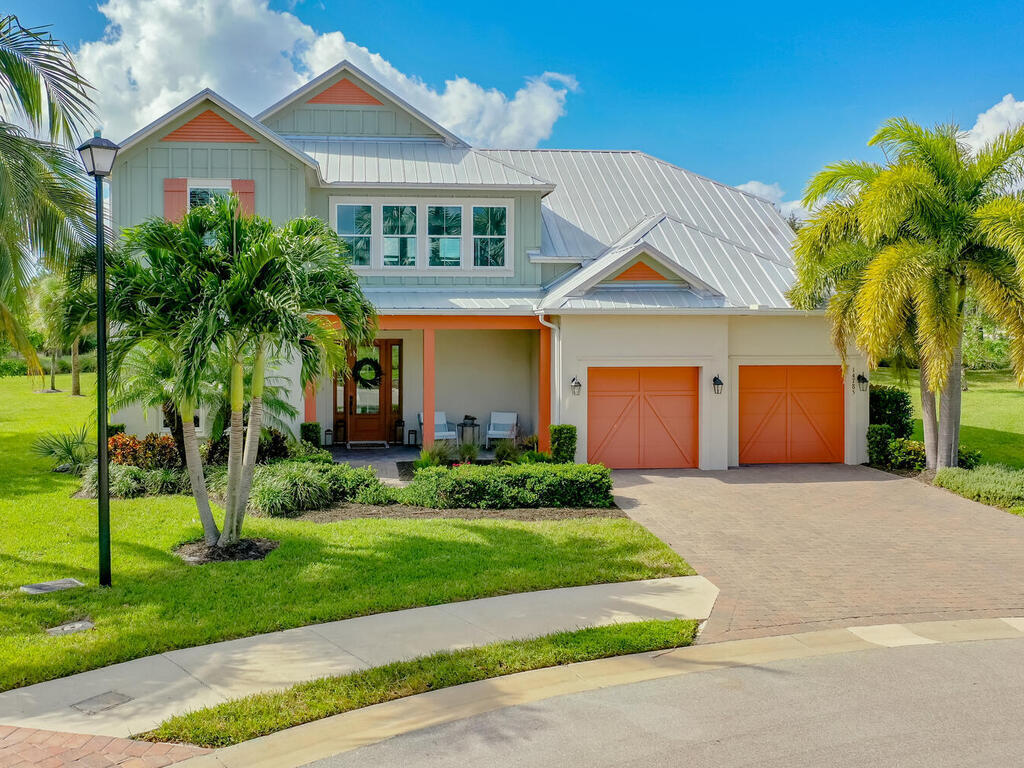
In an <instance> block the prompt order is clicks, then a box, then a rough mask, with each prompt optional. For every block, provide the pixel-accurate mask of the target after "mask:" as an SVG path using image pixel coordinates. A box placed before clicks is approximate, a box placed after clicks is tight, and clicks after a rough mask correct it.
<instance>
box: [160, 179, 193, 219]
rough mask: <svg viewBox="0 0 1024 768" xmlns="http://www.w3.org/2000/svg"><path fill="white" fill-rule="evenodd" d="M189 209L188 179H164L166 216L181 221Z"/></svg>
mask: <svg viewBox="0 0 1024 768" xmlns="http://www.w3.org/2000/svg"><path fill="white" fill-rule="evenodd" d="M187 210H188V179H164V218H165V219H169V220H170V221H180V220H181V217H182V216H184V215H185V211H187Z"/></svg>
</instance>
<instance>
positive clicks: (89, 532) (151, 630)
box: [0, 374, 692, 690]
mask: <svg viewBox="0 0 1024 768" xmlns="http://www.w3.org/2000/svg"><path fill="white" fill-rule="evenodd" d="M69 383H70V376H67V375H63V376H59V377H58V387H59V388H62V389H67V388H68V387H69ZM94 383H95V376H94V375H91V374H90V375H87V376H86V375H83V387H84V388H85V391H86V392H90V393H91V392H92V390H93V387H94ZM36 385H38V382H36ZM32 388H33V384H32V383H31V382H30V381H29V380H27V379H25V378H2V379H0V457H2V461H0V690H6V689H8V688H12V687H17V686H21V685H27V684H29V683H33V682H38V681H41V680H47V679H50V678H54V677H60V676H62V675H67V674H71V673H74V672H80V671H83V670H87V669H94V668H96V667H101V666H105V665H107V664H112V663H115V662H119V661H126V660H128V659H132V658H137V657H140V656H146V655H149V654H153V653H158V652H161V651H166V650H170V649H173V648H182V647H187V646H192V645H199V644H202V643H208V642H213V641H217V640H226V639H230V638H235V637H245V636H248V635H253V634H257V633H261V632H270V631H273V630H278V629H285V628H288V627H295V626H301V625H304V624H311V623H316V622H323V621H332V620H336V619H341V618H346V617H349V616H357V615H362V614H368V613H376V612H380V611H390V610H396V609H400V608H409V607H413V606H419V605H430V604H436V603H444V602H449V601H454V600H467V599H472V598H476V597H484V596H488V595H496V594H502V593H509V592H522V591H527V590H536V589H547V588H551V587H563V586H572V585H580V584H590V583H598V582H609V581H625V580H631V579H643V578H654V577H662V576H676V575H685V574H689V573H692V570H691V569H690V567H689V566H688V565H687V564H686V563H685V562H683V560H681V559H680V558H679V557H678V556H676V555H675V554H674V553H673V552H672V551H671V550H670V549H669V548H668V547H667V546H665V544H664V543H662V542H661V541H660V540H658V539H657V538H655V537H654V536H653V535H652V534H650V533H649V532H648V531H647V530H646V529H644V528H642V527H641V526H639V525H637V524H635V523H633V522H632V521H630V520H626V519H621V518H619V519H615V518H589V519H576V520H565V521H545V522H517V521H507V520H472V521H469V520H452V519H434V520H398V519H384V520H352V521H344V522H337V523H330V524H317V523H311V522H303V521H297V520H284V519H249V520H247V522H246V529H245V532H246V534H247V535H249V536H265V537H268V538H272V539H276V540H279V541H280V542H281V546H280V547H279V548H278V549H277V550H276V551H274V552H273V553H271V554H270V556H269V557H268V558H267V559H266V560H265V561H262V562H241V563H219V564H213V565H206V566H201V567H196V566H189V565H186V564H185V563H183V562H182V561H181V560H179V559H178V558H177V557H176V556H175V555H173V554H172V551H171V550H172V549H173V547H174V546H175V545H177V544H178V543H180V542H183V541H186V540H189V539H194V538H197V537H198V536H199V535H200V532H201V530H200V527H199V522H198V518H197V515H196V511H195V505H194V503H193V502H192V500H191V497H184V496H163V497H156V498H141V499H131V500H123V501H122V500H114V501H113V502H112V503H111V518H112V537H113V581H114V586H113V587H112V588H110V589H100V588H99V587H98V586H97V583H96V512H95V509H96V506H95V505H96V503H95V501H90V500H87V499H72V498H70V496H71V494H72V493H73V492H74V491H75V490H76V489H77V487H78V481H77V478H73V477H68V476H66V475H59V474H54V473H51V472H49V471H48V469H49V462H48V461H47V460H45V459H41V458H37V457H35V456H33V455H32V454H31V453H30V450H29V446H30V445H31V443H32V441H33V440H34V439H35V437H36V436H38V435H40V434H43V433H44V432H47V431H51V430H55V429H62V428H66V427H77V426H79V425H81V424H82V423H83V422H85V421H87V420H91V418H92V416H91V413H92V408H93V401H92V399H91V398H71V397H70V396H68V395H67V394H36V393H34V392H32ZM67 576H73V577H75V578H77V579H79V580H81V581H83V582H85V584H86V586H85V587H84V588H79V589H75V590H69V591H66V592H58V593H54V594H51V595H38V596H29V595H25V594H24V593H22V592H20V591H19V590H18V586H19V585H21V584H26V583H30V582H37V581H44V580H47V579H55V578H61V577H67ZM86 616H88V617H90V618H91V619H92V620H93V621H94V622H95V623H96V630H95V631H92V632H85V633H81V634H76V635H71V636H66V637H50V636H48V635H46V634H45V633H44V632H43V630H44V628H46V627H51V626H55V625H57V624H62V623H65V622H67V621H72V620H75V619H79V618H83V617H86Z"/></svg>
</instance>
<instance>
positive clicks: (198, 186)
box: [188, 179, 231, 208]
mask: <svg viewBox="0 0 1024 768" xmlns="http://www.w3.org/2000/svg"><path fill="white" fill-rule="evenodd" d="M230 194H231V181H230V180H229V179H189V180H188V207H189V208H195V207H197V206H200V205H209V204H210V203H212V202H213V201H214V200H218V199H221V198H226V197H228V196H229V195H230Z"/></svg>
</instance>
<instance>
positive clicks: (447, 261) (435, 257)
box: [427, 205, 462, 267]
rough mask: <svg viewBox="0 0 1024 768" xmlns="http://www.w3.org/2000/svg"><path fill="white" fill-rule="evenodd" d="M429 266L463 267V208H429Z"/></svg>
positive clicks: (442, 206) (457, 206) (459, 206)
mask: <svg viewBox="0 0 1024 768" xmlns="http://www.w3.org/2000/svg"><path fill="white" fill-rule="evenodd" d="M427 248H428V262H427V263H428V265H429V266H431V267H461V266H462V206H461V205H431V206H428V207H427Z"/></svg>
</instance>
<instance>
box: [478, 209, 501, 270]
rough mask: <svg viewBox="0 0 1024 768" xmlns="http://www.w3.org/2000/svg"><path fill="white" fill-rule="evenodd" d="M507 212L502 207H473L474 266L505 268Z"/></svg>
mask: <svg viewBox="0 0 1024 768" xmlns="http://www.w3.org/2000/svg"><path fill="white" fill-rule="evenodd" d="M507 212H508V209H507V208H506V207H505V206H503V205H489V206H482V205H474V206H473V265H474V266H477V267H504V266H505V240H506V238H507V230H506V218H507Z"/></svg>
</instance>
